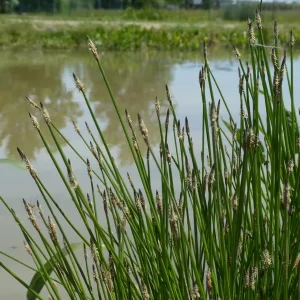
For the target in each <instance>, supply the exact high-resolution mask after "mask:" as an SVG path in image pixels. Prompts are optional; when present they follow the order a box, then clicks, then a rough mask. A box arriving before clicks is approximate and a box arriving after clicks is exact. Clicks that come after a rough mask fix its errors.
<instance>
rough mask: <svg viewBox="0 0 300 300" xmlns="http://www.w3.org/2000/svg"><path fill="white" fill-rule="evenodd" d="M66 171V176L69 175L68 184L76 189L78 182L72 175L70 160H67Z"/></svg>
mask: <svg viewBox="0 0 300 300" xmlns="http://www.w3.org/2000/svg"><path fill="white" fill-rule="evenodd" d="M67 171H68V176H69V182H70V185H71V187H72V188H73V189H77V187H78V182H77V180H76V178H75V176H74V173H73V169H72V165H71V161H70V160H68V166H67Z"/></svg>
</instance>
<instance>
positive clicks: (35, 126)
mask: <svg viewBox="0 0 300 300" xmlns="http://www.w3.org/2000/svg"><path fill="white" fill-rule="evenodd" d="M29 117H30V119H31V122H32V125H33V127H34V128H35V129H37V130H40V124H39V122H38V120H37V118H36V117H35V116H33V115H32V114H31V113H29Z"/></svg>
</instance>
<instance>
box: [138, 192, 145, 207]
mask: <svg viewBox="0 0 300 300" xmlns="http://www.w3.org/2000/svg"><path fill="white" fill-rule="evenodd" d="M139 197H140V203H141V206H142V208H143V209H145V208H146V204H145V198H144V195H143V193H142V191H141V190H139Z"/></svg>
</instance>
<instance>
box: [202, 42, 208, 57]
mask: <svg viewBox="0 0 300 300" xmlns="http://www.w3.org/2000/svg"><path fill="white" fill-rule="evenodd" d="M202 50H203V57H204V61H205V62H207V46H206V43H205V41H204V42H203V48H202Z"/></svg>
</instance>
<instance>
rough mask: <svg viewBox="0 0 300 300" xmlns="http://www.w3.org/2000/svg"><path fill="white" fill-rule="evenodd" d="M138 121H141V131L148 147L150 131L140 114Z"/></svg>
mask: <svg viewBox="0 0 300 300" xmlns="http://www.w3.org/2000/svg"><path fill="white" fill-rule="evenodd" d="M138 120H139V126H140V131H141V133H142V136H143V138H144V141H145V143H146V144H147V145H148V144H149V137H148V129H147V127H146V125H145V123H144V121H143V119H142V118H141V116H140V114H138Z"/></svg>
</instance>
